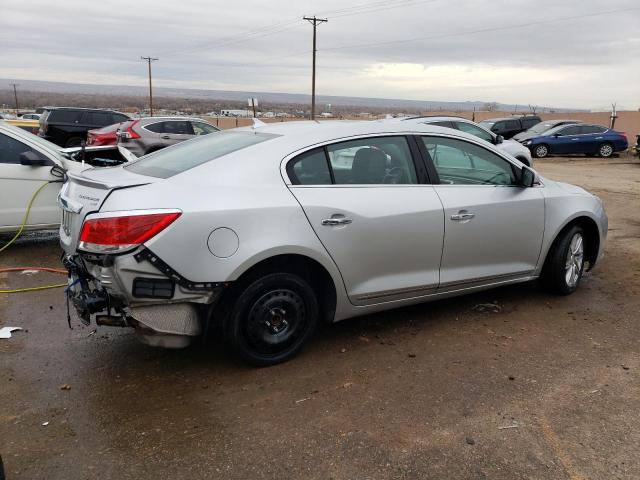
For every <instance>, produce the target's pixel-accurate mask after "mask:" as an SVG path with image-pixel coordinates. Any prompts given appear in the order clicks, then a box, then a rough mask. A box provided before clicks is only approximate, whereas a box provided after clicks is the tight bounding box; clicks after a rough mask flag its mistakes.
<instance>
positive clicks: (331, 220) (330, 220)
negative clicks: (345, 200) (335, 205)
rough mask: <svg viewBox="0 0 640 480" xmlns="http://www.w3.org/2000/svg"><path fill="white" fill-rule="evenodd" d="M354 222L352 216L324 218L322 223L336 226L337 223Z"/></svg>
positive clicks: (347, 223)
mask: <svg viewBox="0 0 640 480" xmlns="http://www.w3.org/2000/svg"><path fill="white" fill-rule="evenodd" d="M352 222H353V220H351V219H350V218H344V217H332V218H325V219H324V220H322V225H324V226H325V227H335V226H336V225H349V224H350V223H352Z"/></svg>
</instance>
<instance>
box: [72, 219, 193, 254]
mask: <svg viewBox="0 0 640 480" xmlns="http://www.w3.org/2000/svg"><path fill="white" fill-rule="evenodd" d="M181 214H182V212H180V211H178V210H160V211H159V210H152V211H148V210H147V211H144V213H143V212H142V211H140V213H134V214H132V213H129V212H109V213H108V214H107V213H98V214H96V215H93V216H92V215H89V216H88V217H87V219H86V220H85V222H84V224H83V225H82V231H81V232H80V243H79V245H78V248H79V249H80V250H84V251H87V252H93V253H121V252H125V251H127V250H131V249H132V248H135V247H137V246H138V245H140V244H142V243H144V242H146V241H147V240H149V239H150V238H153V237H154V236H156V235H157V234H158V233H160V232H161V231H162V230H164V229H165V228H167V227H168V226H169V225H171V224H172V223H173V222H174V221H175V220H176V219H177V218H178V217H179V216H180V215H181Z"/></svg>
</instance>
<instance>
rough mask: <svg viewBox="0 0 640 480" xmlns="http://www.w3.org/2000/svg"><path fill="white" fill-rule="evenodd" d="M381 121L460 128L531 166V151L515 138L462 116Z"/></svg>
mask: <svg viewBox="0 0 640 480" xmlns="http://www.w3.org/2000/svg"><path fill="white" fill-rule="evenodd" d="M382 121H383V122H387V121H395V122H403V123H424V124H428V125H437V126H439V127H445V128H453V129H454V130H460V131H461V132H466V133H470V134H471V135H474V136H476V137H478V138H481V139H483V140H486V141H487V142H489V143H491V144H492V145H495V146H496V147H498V148H499V149H500V150H502V151H504V152H507V153H508V154H509V155H511V156H512V157H513V158H515V159H516V160H519V161H520V162H522V163H524V164H525V165H527V166H528V167H533V158H532V157H531V152H530V151H529V149H528V148H527V147H525V146H523V145H522V144H521V143H520V142H516V141H515V140H505V139H504V138H502V135H496V134H495V133H493V132H492V131H491V130H487V129H486V128H484V127H483V126H482V125H480V124H478V123H475V122H472V121H471V120H467V119H466V118H463V117H451V116H434V117H404V118H402V117H401V118H394V119H389V120H382Z"/></svg>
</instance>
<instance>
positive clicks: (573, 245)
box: [565, 233, 584, 287]
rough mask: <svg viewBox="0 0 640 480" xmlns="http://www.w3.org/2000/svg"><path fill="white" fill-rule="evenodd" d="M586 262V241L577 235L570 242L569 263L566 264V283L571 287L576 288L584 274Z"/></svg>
mask: <svg viewBox="0 0 640 480" xmlns="http://www.w3.org/2000/svg"><path fill="white" fill-rule="evenodd" d="M583 262H584V241H583V238H582V235H581V234H579V233H576V234H575V235H574V236H573V237H572V238H571V242H569V248H568V251H567V261H566V263H565V281H566V282H567V285H568V286H569V287H575V286H576V284H577V283H578V280H579V279H580V275H581V273H582V264H583Z"/></svg>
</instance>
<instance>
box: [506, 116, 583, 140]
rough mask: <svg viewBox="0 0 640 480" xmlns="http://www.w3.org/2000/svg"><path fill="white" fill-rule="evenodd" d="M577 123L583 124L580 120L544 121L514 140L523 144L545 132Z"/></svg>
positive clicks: (518, 135)
mask: <svg viewBox="0 0 640 480" xmlns="http://www.w3.org/2000/svg"><path fill="white" fill-rule="evenodd" d="M576 123H582V122H581V121H580V120H543V121H541V122H540V123H537V124H535V125H534V126H533V127H531V128H530V129H529V130H525V131H524V132H520V133H519V134H517V135H515V136H514V137H513V139H514V140H517V141H518V142H520V143H522V142H523V141H525V140H529V139H530V138H533V137H537V136H539V135H542V134H543V133H544V132H546V131H548V130H551V129H552V128H555V127H561V126H562V125H575V124H576Z"/></svg>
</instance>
